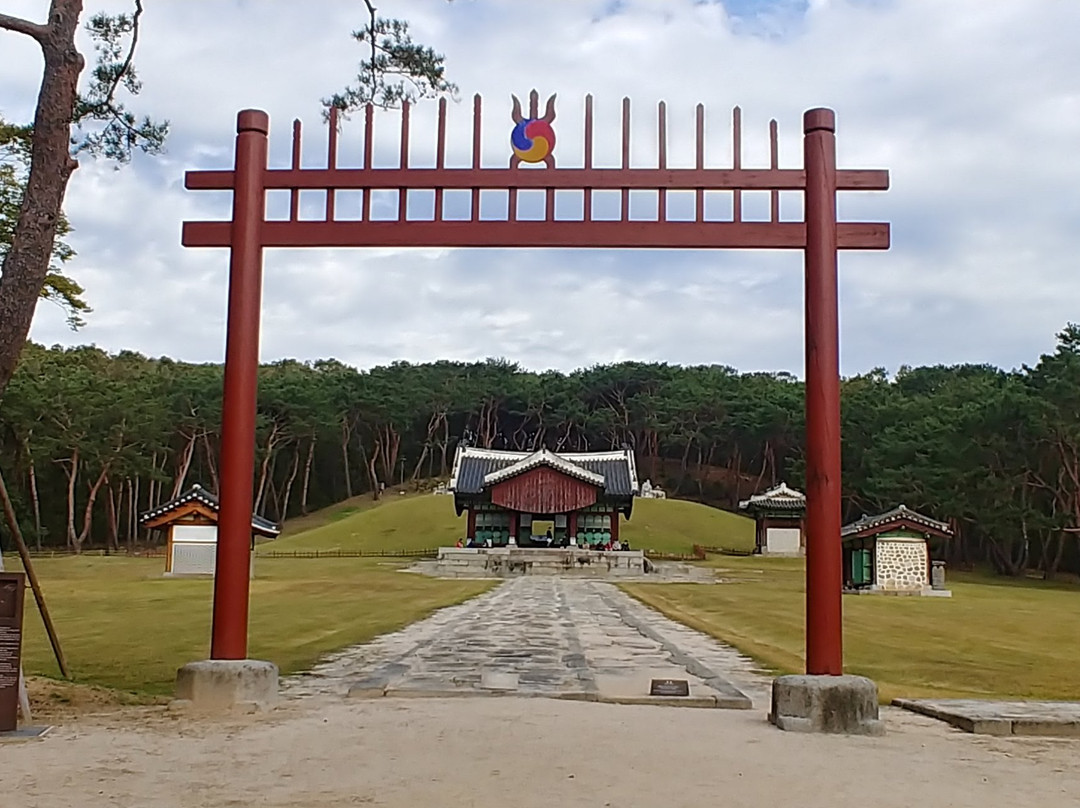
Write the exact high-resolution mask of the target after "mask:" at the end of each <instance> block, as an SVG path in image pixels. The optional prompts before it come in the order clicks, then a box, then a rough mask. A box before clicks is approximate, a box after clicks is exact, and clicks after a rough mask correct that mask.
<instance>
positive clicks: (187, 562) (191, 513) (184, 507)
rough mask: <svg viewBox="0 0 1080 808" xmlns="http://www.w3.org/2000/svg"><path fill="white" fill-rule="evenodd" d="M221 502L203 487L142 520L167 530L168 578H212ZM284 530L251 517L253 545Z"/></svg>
mask: <svg viewBox="0 0 1080 808" xmlns="http://www.w3.org/2000/svg"><path fill="white" fill-rule="evenodd" d="M218 507H219V506H218V500H217V497H215V496H214V495H213V494H211V493H210V492H209V491H207V490H206V489H205V488H203V487H202V486H200V485H193V486H192V487H191V488H189V489H188V490H187V491H185V492H184V493H182V494H180V496H178V497H176V499H171V500H169V501H168V502H165V503H162V504H161V505H159V506H158V507H156V508H154V509H153V510H152V511H147V512H146V513H144V514H143V515H142V516H140V517H139V524H140V525H142V526H143V527H144V528H147V529H150V530H154V529H156V530H164V531H165V537H166V551H165V574H166V575H213V574H214V571H215V569H216V564H217V520H218ZM280 533H281V529H280V528H279V527H278V526H277V525H275V524H274V523H273V522H271V521H269V520H267V519H263V518H262V517H261V516H255V515H254V514H253V515H252V517H251V542H252V546H254V543H255V537H256V536H262V537H263V538H267V539H273V538H277V536H278V535H279V534H280Z"/></svg>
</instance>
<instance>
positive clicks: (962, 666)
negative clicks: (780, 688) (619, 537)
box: [624, 557, 1080, 701]
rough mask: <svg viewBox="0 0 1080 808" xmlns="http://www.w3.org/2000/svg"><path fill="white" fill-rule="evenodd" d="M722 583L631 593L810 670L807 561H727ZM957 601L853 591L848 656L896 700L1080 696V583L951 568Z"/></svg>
mask: <svg viewBox="0 0 1080 808" xmlns="http://www.w3.org/2000/svg"><path fill="white" fill-rule="evenodd" d="M718 566H720V567H721V568H722V569H723V571H722V572H721V575H722V576H723V577H725V578H729V579H732V580H733V581H734V582H733V583H730V584H720V585H717V586H700V585H696V586H695V585H656V584H627V585H625V586H624V588H625V589H626V590H627V591H628V592H629V593H630V594H631V595H633V596H634V597H637V598H639V599H640V600H642V601H644V602H645V603H647V604H649V605H650V606H653V607H654V608H656V609H659V610H660V611H661V612H663V613H664V614H667V615H668V616H669V617H672V618H674V619H676V620H678V621H680V622H682V623H685V624H686V625H688V626H691V627H692V628H696V629H698V630H701V631H704V632H706V633H708V634H711V635H712V636H714V637H716V638H718V639H720V640H723V641H725V642H728V643H730V644H731V645H734V646H735V647H736V648H738V649H740V650H741V651H743V652H744V653H746V654H748V655H750V656H752V657H754V658H755V659H756V660H758V661H759V662H760V663H762V664H763V665H765V666H766V667H768V668H770V669H772V670H774V671H776V672H781V673H802V672H803V671H804V668H803V659H804V657H803V653H804V635H803V630H804V614H805V587H804V576H805V573H804V567H803V562H802V560H797V559H762V558H759V557H754V558H745V559H743V558H725V559H723V560H722V561H721V562H718ZM948 586H949V588H950V589H951V590H952V592H953V597H952V598H949V599H945V598H920V597H889V596H874V595H861V596H856V595H847V596H845V597H844V600H843V608H844V663H845V669H846V670H847V672H848V673H855V674H860V675H863V676H869V677H870V678H871V679H873V680H875V681H876V682H877V684H878V687H879V689H880V693H881V697H882V700H883V701H888V700H891V699H893V698H897V697H940V698H944V697H956V698H1028V699H1080V674H1078V673H1077V672H1078V671H1080V643H1078V642H1077V638H1078V637H1080V588H1077V587H1076V586H1070V585H1064V584H1063V585H1050V584H1044V583H1042V582H1039V581H1012V580H1004V579H1000V578H994V577H989V576H979V575H960V576H953V579H952V580H950V581H949V582H948Z"/></svg>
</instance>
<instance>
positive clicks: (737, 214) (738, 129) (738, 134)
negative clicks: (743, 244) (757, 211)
mask: <svg viewBox="0 0 1080 808" xmlns="http://www.w3.org/2000/svg"><path fill="white" fill-rule="evenodd" d="M731 151H732V168H734V169H735V170H736V171H738V170H739V169H741V168H742V109H740V108H739V107H735V108H734V109H733V110H731ZM732 212H733V216H732V218H733V219H734V220H735V221H736V222H741V221H742V191H741V190H740V189H739V188H736V189H735V198H734V200H732Z"/></svg>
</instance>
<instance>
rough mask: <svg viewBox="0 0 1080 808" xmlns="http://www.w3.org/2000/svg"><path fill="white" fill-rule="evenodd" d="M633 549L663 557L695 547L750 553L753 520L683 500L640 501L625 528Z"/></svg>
mask: <svg viewBox="0 0 1080 808" xmlns="http://www.w3.org/2000/svg"><path fill="white" fill-rule="evenodd" d="M622 536H623V538H625V539H626V540H627V541H628V542H630V546H631V547H634V548H640V549H643V550H656V551H657V552H660V553H689V552H690V551H691V550H693V547H694V545H695V544H702V545H704V546H706V547H727V548H731V549H735V550H742V549H745V550H751V549H753V547H754V520H753V519H748V518H746V517H745V516H740V515H739V514H737V513H731V512H730V511H722V510H720V509H719V508H711V507H709V506H708V505H702V504H701V503H699V502H688V501H687V500H682V499H639V500H637V501H635V502H634V512H633V516H632V517H631V518H630V521H629V522H626V523H625V524H624V525H623V527H622Z"/></svg>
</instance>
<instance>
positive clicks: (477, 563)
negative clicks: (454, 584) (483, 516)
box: [423, 547, 651, 578]
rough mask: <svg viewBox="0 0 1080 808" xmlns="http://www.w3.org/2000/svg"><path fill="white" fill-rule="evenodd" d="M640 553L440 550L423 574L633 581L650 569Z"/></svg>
mask: <svg viewBox="0 0 1080 808" xmlns="http://www.w3.org/2000/svg"><path fill="white" fill-rule="evenodd" d="M650 566H651V565H650V564H649V561H648V560H647V559H646V558H645V553H644V552H643V551H642V550H612V551H606V550H586V549H583V548H579V547H559V548H555V547H475V548H474V547H440V548H439V555H438V557H437V558H436V559H435V561H434V562H428V565H427V566H426V567H425V568H424V570H423V571H424V572H428V573H429V574H432V575H437V576H439V577H446V578H508V577H512V576H517V575H560V576H571V577H581V578H628V577H629V578H636V577H640V576H643V575H644V574H645V573H646V572H647V571H648V569H649V568H650Z"/></svg>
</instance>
